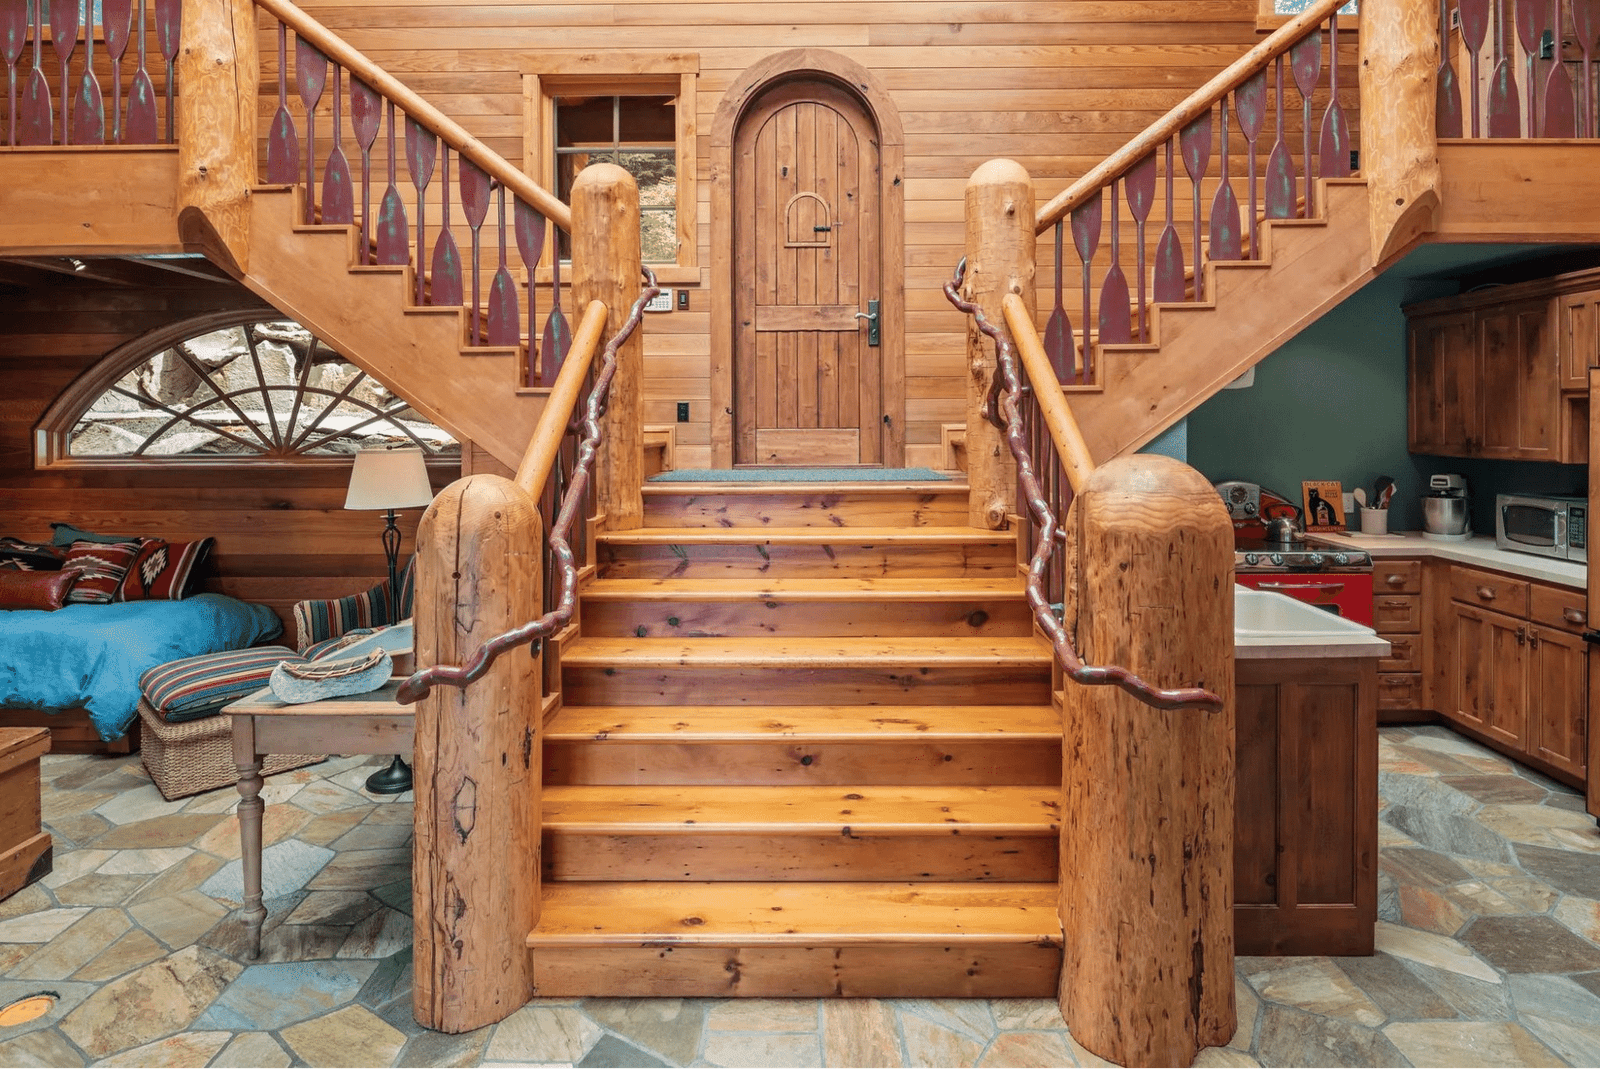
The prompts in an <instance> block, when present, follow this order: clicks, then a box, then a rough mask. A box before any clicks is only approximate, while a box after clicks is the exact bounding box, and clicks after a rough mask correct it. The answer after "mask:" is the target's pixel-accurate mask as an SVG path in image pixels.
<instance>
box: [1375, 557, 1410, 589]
mask: <svg viewBox="0 0 1600 1069" xmlns="http://www.w3.org/2000/svg"><path fill="white" fill-rule="evenodd" d="M1372 592H1373V594H1374V595H1378V594H1420V593H1422V562H1421V561H1419V560H1380V561H1374V562H1373V564H1372Z"/></svg>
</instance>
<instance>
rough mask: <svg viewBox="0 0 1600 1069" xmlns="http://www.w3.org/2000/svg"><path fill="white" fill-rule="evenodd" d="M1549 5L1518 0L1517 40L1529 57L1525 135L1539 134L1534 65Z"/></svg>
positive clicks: (1545, 1) (1525, 78)
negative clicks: (1535, 107)
mask: <svg viewBox="0 0 1600 1069" xmlns="http://www.w3.org/2000/svg"><path fill="white" fill-rule="evenodd" d="M1548 7H1549V3H1548V0H1517V41H1518V42H1519V43H1520V44H1521V45H1522V54H1523V55H1524V56H1525V57H1527V68H1528V69H1527V73H1526V74H1525V75H1524V82H1523V84H1525V85H1526V86H1527V87H1528V124H1527V129H1526V132H1525V133H1524V134H1523V136H1524V137H1538V136H1539V135H1538V133H1537V131H1538V129H1539V123H1538V121H1537V116H1536V114H1535V109H1534V103H1535V102H1536V101H1537V100H1538V98H1539V94H1538V93H1536V92H1535V91H1534V88H1533V65H1534V60H1535V59H1536V58H1537V57H1538V55H1539V41H1540V38H1541V37H1543V36H1544V16H1545V12H1546V9H1547V8H1548Z"/></svg>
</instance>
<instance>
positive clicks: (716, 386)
mask: <svg viewBox="0 0 1600 1069" xmlns="http://www.w3.org/2000/svg"><path fill="white" fill-rule="evenodd" d="M805 77H814V78H821V79H824V80H826V81H830V82H834V83H837V84H838V85H840V86H842V87H844V88H845V89H847V90H849V91H850V92H851V93H853V94H854V95H855V96H856V97H857V98H859V99H860V100H861V102H862V103H863V104H864V105H865V107H866V110H867V114H868V116H869V117H870V118H871V119H872V120H873V122H874V123H876V125H877V127H878V134H879V152H880V155H879V162H880V179H879V180H880V197H881V199H880V201H879V204H880V210H881V212H882V233H881V240H880V248H879V255H880V256H881V257H882V265H881V268H880V273H879V278H880V280H881V285H882V293H881V295H880V300H881V302H882V303H881V305H880V308H879V317H880V318H879V324H880V328H881V331H882V345H881V347H880V348H881V351H882V359H883V392H882V397H883V410H884V414H885V415H886V416H887V417H888V419H889V433H888V434H887V435H886V436H885V437H884V443H883V463H884V465H885V466H886V467H899V466H900V465H901V464H903V463H904V461H905V447H906V430H905V407H906V384H905V181H904V173H905V128H904V127H903V126H902V125H901V122H900V111H899V109H898V108H897V107H896V106H895V103H894V100H893V98H891V97H890V95H889V93H888V90H886V89H885V88H884V87H883V84H882V83H881V82H879V81H878V79H877V77H876V76H875V75H873V73H872V72H871V71H869V70H867V68H865V67H863V66H862V65H861V64H859V63H857V62H856V61H855V60H853V59H850V58H849V57H847V56H843V55H840V54H839V53H837V52H830V51H828V50H826V49H821V48H793V49H789V50H788V51H786V52H779V53H777V54H776V55H772V56H768V57H767V58H766V59H763V60H761V61H759V62H757V63H754V64H752V65H751V66H749V67H747V68H746V69H745V70H744V72H743V73H741V74H740V75H739V76H738V77H737V78H736V79H734V82H733V84H732V85H731V86H729V87H728V91H727V92H726V93H724V94H723V97H722V100H721V102H720V103H719V104H718V105H717V111H716V115H715V117H714V118H713V119H712V121H711V131H710V139H711V179H710V181H711V197H710V202H711V466H712V467H713V468H731V467H733V453H734V448H733V447H734V417H733V393H734V391H733V335H734V331H733V266H734V265H733V256H734V248H733V242H734V234H733V143H734V136H735V132H736V131H737V129H738V126H739V122H740V120H741V119H742V118H743V117H744V116H745V115H746V113H747V112H749V110H750V108H751V105H752V104H754V103H755V101H756V98H757V97H759V96H760V95H762V94H763V93H764V92H765V91H766V90H767V89H768V88H769V87H774V86H777V85H781V84H783V83H784V82H788V81H790V80H792V79H796V78H805Z"/></svg>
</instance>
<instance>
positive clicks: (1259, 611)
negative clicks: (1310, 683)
mask: <svg viewBox="0 0 1600 1069" xmlns="http://www.w3.org/2000/svg"><path fill="white" fill-rule="evenodd" d="M1233 641H1234V647H1235V649H1236V650H1238V651H1239V652H1240V654H1241V655H1249V656H1266V655H1268V654H1269V653H1271V652H1278V653H1281V655H1283V656H1300V657H1317V656H1322V657H1327V656H1347V657H1385V656H1388V653H1389V644H1388V643H1387V642H1385V641H1383V640H1382V639H1380V638H1378V636H1377V633H1376V632H1375V631H1373V630H1372V628H1370V627H1367V626H1366V625H1364V624H1358V623H1356V622H1354V621H1353V620H1346V619H1344V618H1343V617H1341V616H1335V615H1334V614H1333V613H1331V612H1327V611H1326V610H1323V609H1319V608H1317V607H1315V606H1314V605H1308V604H1306V603H1305V602H1303V601H1296V600H1295V599H1294V598H1291V597H1289V596H1288V595H1287V594H1277V593H1274V592H1272V591H1270V590H1252V589H1250V588H1249V587H1243V586H1238V585H1235V586H1234V588H1233ZM1246 650H1248V651H1249V653H1248V654H1246V653H1245V651H1246Z"/></svg>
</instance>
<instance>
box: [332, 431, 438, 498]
mask: <svg viewBox="0 0 1600 1069" xmlns="http://www.w3.org/2000/svg"><path fill="white" fill-rule="evenodd" d="M432 500H433V488H432V487H431V486H429V485H428V467H427V465H426V464H424V463H423V460H422V450H420V449H418V448H417V447H416V446H408V447H405V448H401V449H363V450H362V451H361V452H359V453H357V454H356V463H355V467H353V468H351V469H350V491H349V493H348V494H346V495H345V499H344V507H345V508H347V509H407V508H417V507H419V506H422V505H426V504H428V503H429V502H430V501H432Z"/></svg>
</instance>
